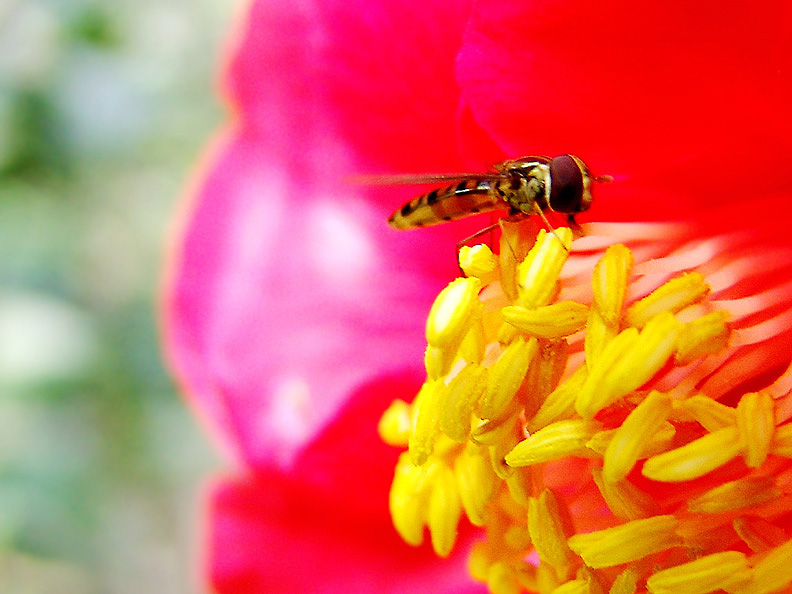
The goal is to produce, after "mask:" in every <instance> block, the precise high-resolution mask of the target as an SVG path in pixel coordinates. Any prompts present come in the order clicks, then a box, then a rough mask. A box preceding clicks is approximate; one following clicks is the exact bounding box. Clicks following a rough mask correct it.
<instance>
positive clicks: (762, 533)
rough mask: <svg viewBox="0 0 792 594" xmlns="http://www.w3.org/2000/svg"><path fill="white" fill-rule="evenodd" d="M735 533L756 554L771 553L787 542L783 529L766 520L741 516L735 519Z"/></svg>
mask: <svg viewBox="0 0 792 594" xmlns="http://www.w3.org/2000/svg"><path fill="white" fill-rule="evenodd" d="M733 526H734V531H735V532H736V533H737V535H738V536H739V537H740V538H741V539H743V541H744V542H745V544H747V545H748V547H750V549H751V550H752V551H754V552H755V553H763V552H765V551H769V550H770V549H773V548H775V547H777V546H779V545H780V544H783V543H785V542H786V541H787V538H788V537H787V534H786V532H784V530H783V529H782V528H779V527H778V526H776V525H775V524H772V523H770V522H769V521H767V520H765V519H764V518H757V517H752V516H740V517H738V518H735V519H734V522H733Z"/></svg>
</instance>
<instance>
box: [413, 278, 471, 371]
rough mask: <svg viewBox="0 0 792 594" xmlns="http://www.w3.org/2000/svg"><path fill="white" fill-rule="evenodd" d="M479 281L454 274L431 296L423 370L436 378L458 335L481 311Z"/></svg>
mask: <svg viewBox="0 0 792 594" xmlns="http://www.w3.org/2000/svg"><path fill="white" fill-rule="evenodd" d="M480 290H481V281H480V280H479V279H477V278H458V279H456V280H455V281H452V282H451V283H449V285H448V286H447V287H446V288H445V289H443V290H442V291H441V292H440V294H439V295H438V296H437V299H435V302H434V304H432V308H431V309H430V310H429V316H428V317H427V319H426V342H427V344H428V347H427V350H426V370H427V372H428V374H429V377H430V378H432V379H436V378H438V377H440V376H441V375H445V374H446V373H448V371H449V369H450V367H451V364H452V363H453V361H454V358H455V357H456V353H457V350H458V349H459V345H460V343H461V342H462V339H463V338H464V337H465V335H466V334H467V333H468V331H469V329H470V326H471V324H472V322H473V320H475V319H476V318H478V317H480V316H481V314H482V312H483V306H482V304H481V302H480V301H479V300H478V293H479V291H480Z"/></svg>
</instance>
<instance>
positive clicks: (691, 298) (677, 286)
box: [626, 272, 710, 328]
mask: <svg viewBox="0 0 792 594" xmlns="http://www.w3.org/2000/svg"><path fill="white" fill-rule="evenodd" d="M709 292H710V288H709V285H708V284H707V283H706V282H705V281H704V277H703V276H702V275H700V274H699V273H697V272H691V273H689V274H683V275H682V276H680V277H678V278H674V279H671V280H670V281H668V282H667V283H666V284H664V285H663V286H662V287H660V288H659V289H657V290H655V291H653V292H652V293H651V294H649V295H647V296H646V297H644V298H643V299H641V300H640V301H638V302H637V303H634V304H633V305H632V306H630V308H629V309H628V310H627V315H626V317H627V323H628V324H629V325H630V326H634V327H636V328H643V327H644V326H646V324H648V323H649V321H650V320H651V319H652V318H654V317H655V316H656V315H658V314H660V313H662V312H670V313H676V312H678V311H681V310H682V309H684V308H685V307H687V306H688V305H692V304H694V303H698V302H699V301H701V300H702V299H704V298H705V297H706V296H707V295H709Z"/></svg>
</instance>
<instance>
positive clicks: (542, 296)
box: [517, 227, 572, 308]
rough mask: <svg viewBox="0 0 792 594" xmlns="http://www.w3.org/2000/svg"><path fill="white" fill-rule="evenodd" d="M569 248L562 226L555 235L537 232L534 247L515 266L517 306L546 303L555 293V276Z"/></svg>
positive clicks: (569, 240) (569, 236)
mask: <svg viewBox="0 0 792 594" xmlns="http://www.w3.org/2000/svg"><path fill="white" fill-rule="evenodd" d="M559 239H560V240H561V241H558V240H559ZM562 244H563V245H562ZM571 245H572V232H571V231H570V230H569V229H567V228H565V227H564V228H561V229H556V236H553V235H552V234H551V233H547V232H546V231H545V230H544V229H542V230H541V231H540V232H539V236H538V237H537V238H536V244H535V245H534V247H533V248H532V249H531V251H530V252H528V255H527V256H526V257H525V260H523V262H522V263H521V264H520V265H519V267H518V271H517V282H518V284H519V295H520V297H519V301H520V305H522V306H524V307H527V308H533V307H539V306H540V305H547V304H548V303H550V301H551V300H552V299H553V297H554V296H555V295H556V293H557V292H558V287H557V284H558V276H559V274H560V273H561V268H562V267H563V266H564V263H565V262H566V260H567V257H568V256H569V248H570V246H571ZM565 248H566V249H565Z"/></svg>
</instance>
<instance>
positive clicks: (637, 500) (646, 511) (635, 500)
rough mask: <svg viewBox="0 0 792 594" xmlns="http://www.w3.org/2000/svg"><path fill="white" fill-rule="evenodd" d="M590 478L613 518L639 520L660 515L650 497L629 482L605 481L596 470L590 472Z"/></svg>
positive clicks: (600, 472)
mask: <svg viewBox="0 0 792 594" xmlns="http://www.w3.org/2000/svg"><path fill="white" fill-rule="evenodd" d="M592 476H593V479H594V483H595V484H596V485H597V488H598V489H599V491H600V493H601V494H602V498H603V499H605V503H607V504H608V508H609V509H610V510H611V511H612V512H613V515H614V516H616V517H618V518H622V519H623V520H639V519H641V518H649V517H652V516H656V515H658V514H659V513H660V507H659V506H658V505H657V502H656V501H655V500H654V499H653V498H652V496H651V495H649V494H648V493H646V492H645V491H641V490H640V489H639V488H638V487H636V486H635V485H634V484H632V483H631V482H630V481H627V480H622V481H617V482H611V481H606V480H605V479H604V478H603V477H602V470H600V469H598V468H595V469H593V470H592Z"/></svg>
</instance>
